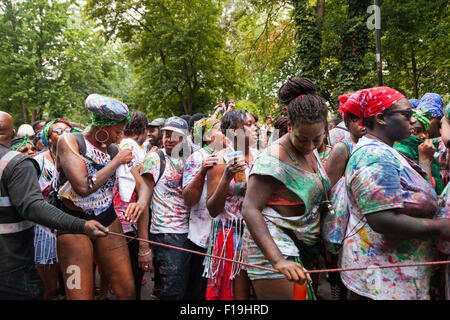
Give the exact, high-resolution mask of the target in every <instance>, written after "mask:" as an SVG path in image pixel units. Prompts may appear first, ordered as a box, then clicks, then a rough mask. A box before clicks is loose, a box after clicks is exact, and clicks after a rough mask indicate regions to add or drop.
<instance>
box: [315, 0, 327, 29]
mask: <svg viewBox="0 0 450 320" xmlns="http://www.w3.org/2000/svg"><path fill="white" fill-rule="evenodd" d="M316 13H317V15H318V16H319V18H318V19H317V26H318V27H319V29H322V25H323V18H324V16H325V0H317V7H316Z"/></svg>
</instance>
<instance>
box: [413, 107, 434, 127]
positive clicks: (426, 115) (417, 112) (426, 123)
mask: <svg viewBox="0 0 450 320" xmlns="http://www.w3.org/2000/svg"><path fill="white" fill-rule="evenodd" d="M413 116H414V118H416V119H417V121H419V122H420V123H421V124H422V125H423V128H424V129H425V131H428V129H430V125H431V113H430V111H428V110H427V109H424V108H417V109H414V110H413Z"/></svg>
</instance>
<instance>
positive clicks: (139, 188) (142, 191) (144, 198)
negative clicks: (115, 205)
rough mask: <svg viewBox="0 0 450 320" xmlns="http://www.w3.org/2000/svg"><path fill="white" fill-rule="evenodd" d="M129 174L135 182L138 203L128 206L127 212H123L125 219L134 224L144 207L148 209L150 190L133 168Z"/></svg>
mask: <svg viewBox="0 0 450 320" xmlns="http://www.w3.org/2000/svg"><path fill="white" fill-rule="evenodd" d="M131 174H132V175H133V178H134V180H135V181H136V187H135V190H136V193H137V196H138V201H137V202H133V203H130V204H129V205H128V207H127V210H126V211H125V218H126V219H127V220H128V221H130V222H133V223H135V222H137V221H138V220H139V218H140V216H141V214H142V213H143V212H144V209H145V208H146V207H147V208H148V202H149V199H150V189H149V188H148V186H147V184H146V183H145V182H144V180H143V179H142V177H141V176H140V175H139V173H138V172H137V171H136V169H135V168H132V169H131Z"/></svg>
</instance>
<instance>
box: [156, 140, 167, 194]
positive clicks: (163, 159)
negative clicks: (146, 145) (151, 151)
mask: <svg viewBox="0 0 450 320" xmlns="http://www.w3.org/2000/svg"><path fill="white" fill-rule="evenodd" d="M156 153H157V154H158V156H159V160H160V161H159V176H158V179H157V180H156V181H155V186H156V184H157V183H158V181H159V179H161V177H162V175H163V174H164V171H165V170H166V157H165V156H164V152H163V151H162V150H161V149H158V150H157V151H156Z"/></svg>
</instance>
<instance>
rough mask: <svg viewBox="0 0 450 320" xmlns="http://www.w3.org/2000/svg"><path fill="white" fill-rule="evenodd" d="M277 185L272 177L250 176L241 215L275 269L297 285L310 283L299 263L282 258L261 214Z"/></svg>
mask: <svg viewBox="0 0 450 320" xmlns="http://www.w3.org/2000/svg"><path fill="white" fill-rule="evenodd" d="M277 185H278V184H277V181H276V180H275V179H274V178H272V177H269V176H259V175H252V176H250V179H249V182H248V186H247V192H246V194H245V198H244V203H243V205H242V215H243V217H244V220H245V222H246V224H247V227H248V230H249V231H250V234H251V235H252V237H253V239H254V240H255V242H256V244H257V245H258V247H259V248H260V249H261V251H262V253H263V254H264V256H265V257H266V258H267V259H268V260H269V262H270V263H271V264H272V265H273V266H274V268H275V269H277V270H278V271H279V272H281V273H282V274H284V275H285V276H286V278H287V279H288V280H289V281H295V282H298V283H304V282H305V280H309V281H311V278H310V276H309V274H305V273H304V271H303V270H304V269H303V268H302V266H301V265H300V264H299V263H296V262H293V261H288V260H286V259H285V258H284V257H283V254H282V253H281V251H280V249H279V248H278V246H277V245H276V243H275V241H274V240H273V238H272V236H271V235H270V233H269V230H268V229H267V225H266V222H265V221H264V218H263V216H262V214H261V212H262V210H263V209H264V208H265V206H266V203H267V201H268V200H269V199H270V196H271V195H272V194H273V192H274V190H275V188H276V186H277Z"/></svg>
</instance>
